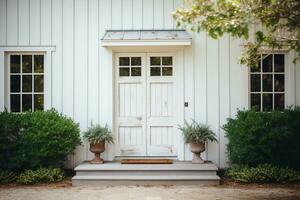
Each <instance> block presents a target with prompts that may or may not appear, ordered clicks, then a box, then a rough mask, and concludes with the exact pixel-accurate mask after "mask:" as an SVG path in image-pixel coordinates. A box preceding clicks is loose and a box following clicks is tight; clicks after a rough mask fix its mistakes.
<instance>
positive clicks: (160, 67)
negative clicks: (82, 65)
mask: <svg viewBox="0 0 300 200" xmlns="http://www.w3.org/2000/svg"><path fill="white" fill-rule="evenodd" d="M172 75H173V57H172V56H151V57H150V76H172Z"/></svg>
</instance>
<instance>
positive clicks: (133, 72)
mask: <svg viewBox="0 0 300 200" xmlns="http://www.w3.org/2000/svg"><path fill="white" fill-rule="evenodd" d="M141 70H142V68H140V67H131V76H141Z"/></svg>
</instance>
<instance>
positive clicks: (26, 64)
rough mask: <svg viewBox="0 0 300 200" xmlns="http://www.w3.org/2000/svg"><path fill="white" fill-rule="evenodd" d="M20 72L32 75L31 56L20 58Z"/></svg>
mask: <svg viewBox="0 0 300 200" xmlns="http://www.w3.org/2000/svg"><path fill="white" fill-rule="evenodd" d="M22 72H23V73H32V56H31V55H23V56H22Z"/></svg>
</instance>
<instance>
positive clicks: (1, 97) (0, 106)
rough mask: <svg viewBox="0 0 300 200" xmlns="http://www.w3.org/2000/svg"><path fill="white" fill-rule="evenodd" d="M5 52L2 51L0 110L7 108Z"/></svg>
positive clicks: (0, 61)
mask: <svg viewBox="0 0 300 200" xmlns="http://www.w3.org/2000/svg"><path fill="white" fill-rule="evenodd" d="M4 67H5V63H4V52H0V111H3V110H4V108H5V88H4V87H5V71H6V70H4Z"/></svg>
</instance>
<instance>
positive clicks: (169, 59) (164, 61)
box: [162, 56, 172, 65]
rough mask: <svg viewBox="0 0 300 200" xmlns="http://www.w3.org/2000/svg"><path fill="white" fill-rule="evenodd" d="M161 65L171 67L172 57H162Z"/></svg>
mask: <svg viewBox="0 0 300 200" xmlns="http://www.w3.org/2000/svg"><path fill="white" fill-rule="evenodd" d="M162 64H163V65H172V57H171V56H170V57H162Z"/></svg>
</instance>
